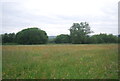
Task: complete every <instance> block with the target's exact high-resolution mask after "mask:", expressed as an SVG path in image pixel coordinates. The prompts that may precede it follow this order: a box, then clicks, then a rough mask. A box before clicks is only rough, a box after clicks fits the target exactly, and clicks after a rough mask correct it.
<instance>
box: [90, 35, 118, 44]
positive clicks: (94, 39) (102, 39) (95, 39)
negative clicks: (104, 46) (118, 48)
mask: <svg viewBox="0 0 120 81" xmlns="http://www.w3.org/2000/svg"><path fill="white" fill-rule="evenodd" d="M90 41H91V43H117V41H118V37H117V36H114V35H112V34H108V35H107V34H103V33H100V34H97V35H93V36H91V37H90Z"/></svg>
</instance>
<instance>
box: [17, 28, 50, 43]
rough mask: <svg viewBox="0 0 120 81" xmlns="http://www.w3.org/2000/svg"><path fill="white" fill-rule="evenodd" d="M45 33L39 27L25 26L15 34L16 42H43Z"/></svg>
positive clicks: (46, 37)
mask: <svg viewBox="0 0 120 81" xmlns="http://www.w3.org/2000/svg"><path fill="white" fill-rule="evenodd" d="M47 40H48V36H47V33H46V32H45V31H43V30H41V29H39V28H27V29H23V30H22V31H20V32H18V33H17V34H16V42H17V43H19V44H45V43H47Z"/></svg>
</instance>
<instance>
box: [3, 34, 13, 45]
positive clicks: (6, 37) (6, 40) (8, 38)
mask: <svg viewBox="0 0 120 81" xmlns="http://www.w3.org/2000/svg"><path fill="white" fill-rule="evenodd" d="M1 36H2V43H14V42H15V33H9V34H7V33H5V34H2V35H1Z"/></svg>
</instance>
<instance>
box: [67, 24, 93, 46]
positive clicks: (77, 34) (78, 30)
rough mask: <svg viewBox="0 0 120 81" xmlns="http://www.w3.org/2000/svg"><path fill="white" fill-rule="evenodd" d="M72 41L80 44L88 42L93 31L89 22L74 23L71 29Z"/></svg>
mask: <svg viewBox="0 0 120 81" xmlns="http://www.w3.org/2000/svg"><path fill="white" fill-rule="evenodd" d="M69 30H70V37H71V43H73V44H80V43H86V41H87V38H88V34H90V33H92V31H91V30H90V26H89V24H88V23H87V22H81V23H80V24H79V23H73V26H72V27H71V28H70V29H69Z"/></svg>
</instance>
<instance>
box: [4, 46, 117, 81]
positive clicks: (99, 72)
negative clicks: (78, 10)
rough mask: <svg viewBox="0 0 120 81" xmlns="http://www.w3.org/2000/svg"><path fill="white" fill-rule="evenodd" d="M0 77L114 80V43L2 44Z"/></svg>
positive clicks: (115, 54) (115, 73) (115, 58)
mask: <svg viewBox="0 0 120 81" xmlns="http://www.w3.org/2000/svg"><path fill="white" fill-rule="evenodd" d="M2 52H3V54H2V56H3V58H2V59H3V62H2V63H3V73H2V77H3V79H118V74H117V73H118V47H117V44H99V45H97V44H92V45H87V44H85V45H12V46H10V45H7V46H3V50H2Z"/></svg>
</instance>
